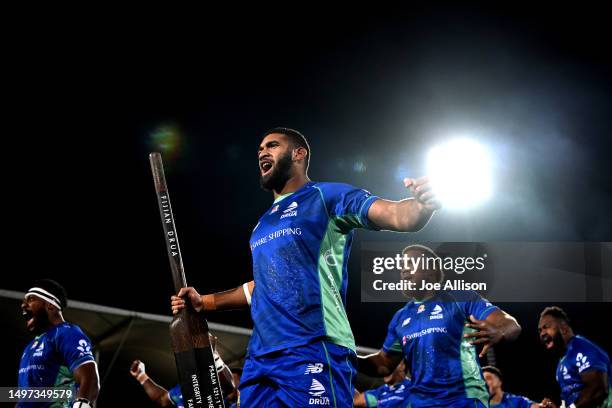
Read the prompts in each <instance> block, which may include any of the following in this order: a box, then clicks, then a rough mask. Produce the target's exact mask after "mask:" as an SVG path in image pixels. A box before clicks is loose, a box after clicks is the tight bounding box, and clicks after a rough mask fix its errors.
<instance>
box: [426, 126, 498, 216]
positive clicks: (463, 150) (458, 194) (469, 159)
mask: <svg viewBox="0 0 612 408" xmlns="http://www.w3.org/2000/svg"><path fill="white" fill-rule="evenodd" d="M427 170H428V172H427V174H428V175H429V177H430V180H431V184H432V188H433V189H434V192H435V193H436V195H437V196H438V198H439V199H440V201H441V203H442V206H443V207H445V208H462V209H463V208H468V207H473V206H475V205H477V204H480V203H482V202H483V201H485V200H487V199H488V198H489V197H490V196H491V192H492V186H491V177H492V175H491V160H490V157H489V153H488V152H487V150H486V149H485V148H484V146H482V145H480V144H479V143H477V142H475V141H474V140H471V139H467V138H460V139H454V140H451V141H449V142H446V143H444V144H441V145H439V146H436V147H434V148H433V149H431V150H430V151H429V153H428V155H427Z"/></svg>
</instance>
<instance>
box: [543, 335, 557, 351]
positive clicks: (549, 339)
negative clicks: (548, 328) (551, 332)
mask: <svg viewBox="0 0 612 408" xmlns="http://www.w3.org/2000/svg"><path fill="white" fill-rule="evenodd" d="M540 341H541V342H542V344H544V347H546V350H550V349H551V348H553V347H554V346H555V342H554V341H553V339H552V337H550V336H544V337H542V339H540Z"/></svg>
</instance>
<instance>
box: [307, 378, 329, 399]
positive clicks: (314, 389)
mask: <svg viewBox="0 0 612 408" xmlns="http://www.w3.org/2000/svg"><path fill="white" fill-rule="evenodd" d="M308 393H309V394H310V395H312V396H315V397H319V396H321V394H323V393H325V387H324V386H323V384H321V383H320V382H318V381H317V380H315V379H314V378H313V379H312V384H310V390H309V391H308Z"/></svg>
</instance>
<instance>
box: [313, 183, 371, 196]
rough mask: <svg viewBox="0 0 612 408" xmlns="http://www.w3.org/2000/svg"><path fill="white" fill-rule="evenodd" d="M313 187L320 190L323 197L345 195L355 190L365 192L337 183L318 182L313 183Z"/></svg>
mask: <svg viewBox="0 0 612 408" xmlns="http://www.w3.org/2000/svg"><path fill="white" fill-rule="evenodd" d="M311 187H313V188H316V189H318V190H319V191H321V192H322V193H323V195H327V194H344V193H348V192H350V191H353V190H363V189H360V188H358V187H355V186H352V185H350V184H347V183H336V182H331V181H317V182H315V183H313V184H312V186H311ZM363 191H365V190H363Z"/></svg>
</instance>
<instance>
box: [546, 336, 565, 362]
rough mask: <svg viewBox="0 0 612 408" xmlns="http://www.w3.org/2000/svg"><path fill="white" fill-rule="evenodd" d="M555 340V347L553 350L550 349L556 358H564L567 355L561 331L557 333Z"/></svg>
mask: <svg viewBox="0 0 612 408" xmlns="http://www.w3.org/2000/svg"><path fill="white" fill-rule="evenodd" d="M552 340H553V346H552V348H551V349H548V351H550V352H551V353H552V354H553V355H555V356H562V355H563V354H565V342H564V341H563V335H562V334H561V332H560V331H558V332H557V333H555V335H554V337H553V338H552Z"/></svg>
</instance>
